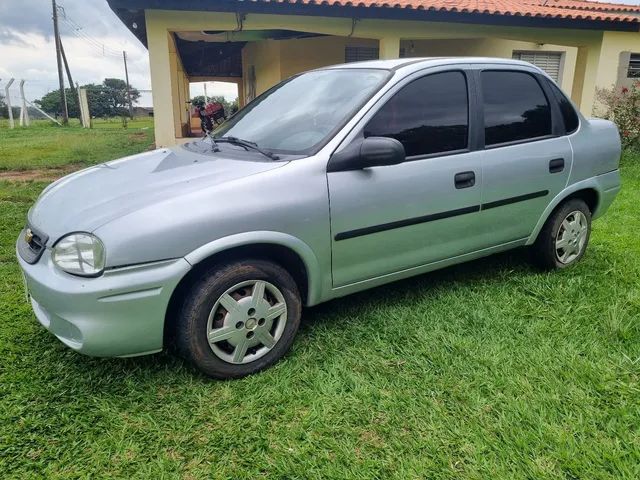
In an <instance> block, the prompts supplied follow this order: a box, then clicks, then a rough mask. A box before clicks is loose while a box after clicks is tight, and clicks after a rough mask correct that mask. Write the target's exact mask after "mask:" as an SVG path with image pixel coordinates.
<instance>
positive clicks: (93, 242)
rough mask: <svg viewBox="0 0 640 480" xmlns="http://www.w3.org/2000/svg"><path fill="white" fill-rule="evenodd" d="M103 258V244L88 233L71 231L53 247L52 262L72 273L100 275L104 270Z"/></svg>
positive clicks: (84, 275)
mask: <svg viewBox="0 0 640 480" xmlns="http://www.w3.org/2000/svg"><path fill="white" fill-rule="evenodd" d="M105 258H106V254H105V251H104V245H103V244H102V242H101V241H100V239H99V238H98V237H96V236H94V235H91V234H90V233H72V234H70V235H67V236H66V237H63V238H62V239H60V240H59V241H58V243H56V245H55V246H54V247H53V263H55V264H56V265H57V266H58V267H59V268H61V269H62V270H64V271H65V272H67V273H72V274H73V275H80V276H83V277H96V276H98V275H100V274H101V273H102V271H103V270H104V264H105Z"/></svg>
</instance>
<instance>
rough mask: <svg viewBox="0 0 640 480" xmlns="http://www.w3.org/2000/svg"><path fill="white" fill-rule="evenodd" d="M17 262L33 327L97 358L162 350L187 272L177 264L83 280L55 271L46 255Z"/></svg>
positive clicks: (135, 268) (187, 266)
mask: <svg viewBox="0 0 640 480" xmlns="http://www.w3.org/2000/svg"><path fill="white" fill-rule="evenodd" d="M18 261H19V263H20V267H21V269H22V272H23V273H24V277H25V283H26V286H27V290H28V298H29V300H30V302H31V306H32V308H33V311H34V313H35V315H36V317H37V318H38V321H39V322H40V323H41V324H42V325H43V326H44V327H45V328H46V329H47V330H49V331H50V332H51V333H53V334H54V335H55V336H56V337H58V339H59V340H60V341H62V342H63V343H64V344H65V345H67V346H69V347H70V348H72V349H74V350H76V351H78V352H81V353H84V354H87V355H92V356H97V357H128V356H135V355H144V354H147V353H154V352H158V351H160V350H162V344H163V333H164V323H165V314H166V311H167V306H168V304H169V299H170V298H171V294H172V293H173V291H174V289H175V287H176V285H177V284H178V282H179V281H180V279H181V278H183V277H184V275H185V274H186V273H187V272H188V271H189V270H190V268H191V265H190V264H189V263H188V262H187V261H186V260H184V259H182V258H180V259H176V260H166V261H161V262H154V263H148V264H144V265H135V266H130V267H123V268H118V269H114V270H107V271H106V272H105V273H104V274H103V275H102V276H100V277H97V278H83V277H76V276H73V275H69V274H67V273H65V272H62V271H61V270H59V269H58V268H57V267H56V266H55V265H54V264H53V262H52V260H51V251H50V250H49V249H47V250H46V251H45V252H44V253H43V255H42V258H40V260H39V261H38V262H37V263H35V264H33V265H31V264H29V263H27V262H25V261H24V260H23V259H22V258H21V257H20V255H18Z"/></svg>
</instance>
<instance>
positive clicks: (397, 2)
mask: <svg viewBox="0 0 640 480" xmlns="http://www.w3.org/2000/svg"><path fill="white" fill-rule="evenodd" d="M240 1H249V2H273V3H300V4H305V5H328V6H335V7H368V8H403V9H415V10H430V11H441V12H458V13H472V14H485V15H503V16H509V15H513V16H526V17H542V18H563V19H574V20H588V21H608V22H640V16H639V15H638V14H639V13H640V6H638V5H622V4H616V3H599V2H595V1H589V0H388V1H385V0H240Z"/></svg>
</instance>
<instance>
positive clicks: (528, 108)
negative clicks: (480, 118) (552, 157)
mask: <svg viewBox="0 0 640 480" xmlns="http://www.w3.org/2000/svg"><path fill="white" fill-rule="evenodd" d="M481 78H482V99H483V104H484V105H483V106H484V136H485V145H486V146H490V145H497V144H500V143H508V142H516V141H523V140H528V139H533V138H538V137H544V136H547V135H551V108H550V107H549V102H548V101H547V97H546V96H545V94H544V92H543V91H542V88H541V87H540V84H539V83H538V81H537V80H536V79H535V78H534V77H533V76H532V75H529V74H528V73H524V72H509V71H484V72H482V73H481Z"/></svg>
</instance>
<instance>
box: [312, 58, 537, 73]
mask: <svg viewBox="0 0 640 480" xmlns="http://www.w3.org/2000/svg"><path fill="white" fill-rule="evenodd" d="M464 63H466V64H470V63H483V64H494V65H496V64H498V65H505V66H514V67H515V66H518V67H529V68H531V67H533V68H536V67H535V66H533V65H532V64H530V63H528V62H523V61H521V60H512V59H510V58H495V57H421V58H396V59H393V60H367V61H364V62H352V63H343V64H341V65H332V66H330V67H324V68H336V69H339V68H384V69H387V70H399V69H401V68H405V67H413V68H418V69H419V68H425V67H437V66H441V65H460V64H464ZM536 70H539V69H538V68H536Z"/></svg>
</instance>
